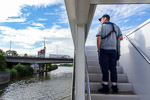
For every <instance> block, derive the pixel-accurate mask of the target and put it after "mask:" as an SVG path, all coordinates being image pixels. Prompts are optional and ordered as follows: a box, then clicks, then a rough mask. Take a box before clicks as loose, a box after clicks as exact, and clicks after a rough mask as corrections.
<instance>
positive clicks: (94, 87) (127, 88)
mask: <svg viewBox="0 0 150 100" xmlns="http://www.w3.org/2000/svg"><path fill="white" fill-rule="evenodd" d="M110 87H111V85H110ZM100 88H102V86H101V83H100V82H90V90H91V92H97V91H98V89H100ZM118 88H119V91H120V92H132V91H133V88H132V84H131V83H118ZM85 89H86V83H85Z"/></svg>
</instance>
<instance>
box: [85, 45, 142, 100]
mask: <svg viewBox="0 0 150 100" xmlns="http://www.w3.org/2000/svg"><path fill="white" fill-rule="evenodd" d="M86 55H87V59H86V60H87V64H88V75H89V84H90V92H91V99H92V100H139V96H138V95H137V94H136V93H134V89H133V86H132V83H130V82H128V79H127V75H126V74H125V73H124V71H123V67H122V66H120V65H119V64H118V65H117V72H118V88H119V93H118V94H112V91H110V92H109V94H101V93H99V92H98V89H99V88H101V81H102V73H101V70H100V65H99V61H98V54H97V51H96V46H88V47H86ZM86 84H87V82H86ZM85 86H87V85H85ZM110 87H111V84H110ZM85 89H87V88H86V87H85ZM86 93H87V91H86ZM85 96H86V97H85V98H86V100H89V99H88V98H87V94H86V95H85Z"/></svg>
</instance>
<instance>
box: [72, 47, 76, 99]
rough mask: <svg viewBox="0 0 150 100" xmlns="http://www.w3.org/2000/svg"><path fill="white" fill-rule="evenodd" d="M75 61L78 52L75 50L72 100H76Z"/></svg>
mask: <svg viewBox="0 0 150 100" xmlns="http://www.w3.org/2000/svg"><path fill="white" fill-rule="evenodd" d="M75 59H76V50H74V62H73V64H74V65H73V76H72V100H75V67H76V64H75Z"/></svg>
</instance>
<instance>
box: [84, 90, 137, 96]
mask: <svg viewBox="0 0 150 100" xmlns="http://www.w3.org/2000/svg"><path fill="white" fill-rule="evenodd" d="M85 93H86V92H85ZM91 94H100V95H106V94H102V93H99V92H98V91H91ZM107 95H137V94H136V93H134V92H122V91H119V92H118V94H113V93H112V91H110V92H109V93H108V94H107Z"/></svg>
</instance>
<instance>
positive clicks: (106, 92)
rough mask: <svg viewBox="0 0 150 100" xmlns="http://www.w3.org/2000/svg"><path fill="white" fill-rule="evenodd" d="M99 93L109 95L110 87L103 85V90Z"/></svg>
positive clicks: (99, 90)
mask: <svg viewBox="0 0 150 100" xmlns="http://www.w3.org/2000/svg"><path fill="white" fill-rule="evenodd" d="M98 92H100V93H103V94H108V93H109V87H108V85H104V84H102V88H101V89H98Z"/></svg>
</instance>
